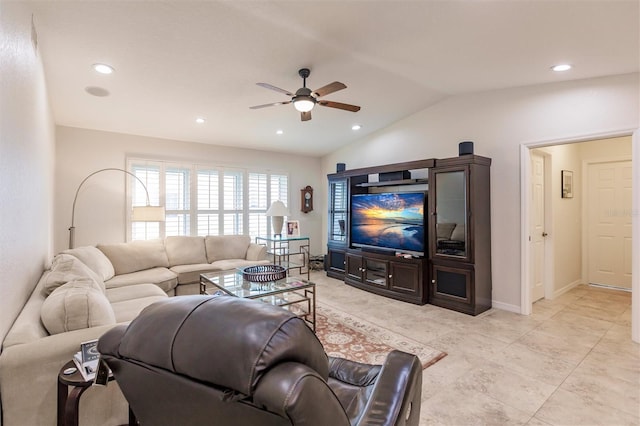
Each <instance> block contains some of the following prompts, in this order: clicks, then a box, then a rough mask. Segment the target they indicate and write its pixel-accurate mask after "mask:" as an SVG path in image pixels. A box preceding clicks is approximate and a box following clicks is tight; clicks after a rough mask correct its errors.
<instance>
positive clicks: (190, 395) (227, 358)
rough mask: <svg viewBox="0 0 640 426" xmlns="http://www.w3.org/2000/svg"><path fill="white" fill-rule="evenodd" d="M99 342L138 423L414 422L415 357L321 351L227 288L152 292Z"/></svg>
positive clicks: (310, 337) (292, 321)
mask: <svg viewBox="0 0 640 426" xmlns="http://www.w3.org/2000/svg"><path fill="white" fill-rule="evenodd" d="M98 349H99V351H100V352H101V353H102V357H103V359H104V360H105V361H106V362H107V364H108V365H109V367H110V368H111V370H112V371H113V374H114V376H115V379H116V380H117V382H118V384H119V386H120V388H121V389H122V392H123V393H124V395H125V397H126V399H127V400H128V401H129V404H130V407H131V409H132V411H133V412H134V414H135V415H136V417H137V418H138V420H139V421H140V424H141V425H143V426H145V425H153V426H159V425H256V426H270V425H314V426H325V425H327V426H340V425H418V422H419V417H420V397H421V393H422V390H421V384H422V367H421V365H420V361H419V360H418V358H417V357H416V356H415V355H410V354H407V353H405V352H401V351H393V352H391V353H390V354H389V356H388V357H387V359H386V361H385V363H384V365H382V366H373V365H366V364H361V363H357V362H353V361H349V360H345V359H341V358H333V357H327V355H326V354H325V352H324V349H323V347H322V344H321V343H320V341H319V340H318V338H317V337H316V336H315V334H314V333H313V332H312V331H311V329H310V328H309V327H308V326H307V325H306V324H305V323H304V321H303V320H302V319H300V318H298V317H296V316H295V315H294V314H292V313H291V312H289V311H287V310H285V309H282V308H280V307H276V306H272V305H269V304H267V303H262V302H259V301H255V300H247V299H241V298H235V297H230V296H182V297H173V298H170V299H167V300H166V301H161V302H157V303H155V304H153V305H151V306H149V307H147V308H146V309H144V311H142V313H140V315H139V316H138V317H137V318H136V319H135V320H133V321H132V322H131V324H130V325H129V326H126V325H122V326H118V327H115V328H113V329H112V330H110V331H109V332H107V333H105V334H104V335H103V336H102V337H101V338H100V341H99V344H98Z"/></svg>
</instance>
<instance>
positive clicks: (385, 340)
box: [316, 303, 447, 369]
mask: <svg viewBox="0 0 640 426" xmlns="http://www.w3.org/2000/svg"><path fill="white" fill-rule="evenodd" d="M316 315H319V316H323V317H325V318H327V320H328V321H338V322H340V323H342V324H343V325H344V326H345V327H347V328H349V329H351V330H353V331H355V332H357V333H362V334H364V335H366V336H367V338H368V339H370V340H373V341H375V342H378V343H381V344H384V345H387V346H389V347H391V348H394V349H399V350H401V351H404V352H408V353H411V354H415V355H417V356H418V358H419V359H420V363H421V364H422V369H425V368H427V367H430V366H432V365H433V364H435V363H436V362H438V361H440V360H441V359H442V358H444V357H445V356H447V353H446V352H442V351H439V350H437V349H434V348H432V347H430V346H428V345H425V344H424V343H420V342H418V341H416V340H414V339H411V338H409V337H407V336H404V335H402V334H399V333H397V332H395V331H393V330H390V329H388V328H384V327H381V326H379V325H377V324H374V323H372V322H370V321H368V320H365V319H363V318H360V317H358V316H357V315H353V314H350V313H348V312H345V311H343V310H341V309H339V308H335V307H332V306H328V305H326V304H324V303H318V304H317V307H316Z"/></svg>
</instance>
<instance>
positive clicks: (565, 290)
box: [552, 279, 582, 299]
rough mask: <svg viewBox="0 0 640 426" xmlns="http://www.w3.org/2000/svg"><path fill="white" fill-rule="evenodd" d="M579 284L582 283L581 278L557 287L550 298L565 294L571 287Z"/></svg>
mask: <svg viewBox="0 0 640 426" xmlns="http://www.w3.org/2000/svg"><path fill="white" fill-rule="evenodd" d="M580 284H582V279H578V280H575V281H574V282H572V283H569V284H567V285H565V286H564V287H562V288H561V289H558V290H556V291H554V292H553V295H552V299H555V298H556V297H560V296H562V295H563V294H565V293H566V292H568V291H569V290H571V289H572V288H575V287H577V286H579V285H580Z"/></svg>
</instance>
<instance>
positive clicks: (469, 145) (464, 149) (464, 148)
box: [458, 141, 473, 155]
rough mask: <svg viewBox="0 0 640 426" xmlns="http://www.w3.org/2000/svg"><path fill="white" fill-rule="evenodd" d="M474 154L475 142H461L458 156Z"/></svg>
mask: <svg viewBox="0 0 640 426" xmlns="http://www.w3.org/2000/svg"><path fill="white" fill-rule="evenodd" d="M471 154H473V142H471V141H465V142H460V144H459V145H458V155H471Z"/></svg>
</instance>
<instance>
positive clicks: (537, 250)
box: [529, 152, 546, 302]
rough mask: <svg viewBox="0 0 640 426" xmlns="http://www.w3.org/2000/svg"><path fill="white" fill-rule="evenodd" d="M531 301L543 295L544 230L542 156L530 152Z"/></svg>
mask: <svg viewBox="0 0 640 426" xmlns="http://www.w3.org/2000/svg"><path fill="white" fill-rule="evenodd" d="M530 209H531V211H530V212H529V217H530V218H531V227H530V230H529V239H530V241H531V250H530V253H531V262H530V264H531V277H530V282H531V302H535V301H536V300H539V299H542V298H543V297H544V285H545V282H544V277H545V262H544V259H545V252H544V249H545V247H544V246H545V244H544V242H545V241H544V240H545V236H546V233H545V230H544V156H542V155H540V154H538V153H535V152H531V203H530Z"/></svg>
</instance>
